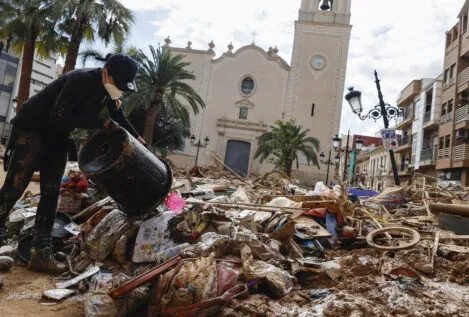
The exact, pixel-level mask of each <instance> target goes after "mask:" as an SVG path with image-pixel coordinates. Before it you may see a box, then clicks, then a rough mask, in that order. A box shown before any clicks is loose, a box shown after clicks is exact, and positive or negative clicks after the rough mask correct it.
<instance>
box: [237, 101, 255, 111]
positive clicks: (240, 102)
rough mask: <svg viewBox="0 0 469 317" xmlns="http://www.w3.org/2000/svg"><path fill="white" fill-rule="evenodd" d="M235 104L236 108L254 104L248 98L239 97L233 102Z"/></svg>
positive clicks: (250, 106) (248, 106) (253, 105)
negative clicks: (239, 98)
mask: <svg viewBox="0 0 469 317" xmlns="http://www.w3.org/2000/svg"><path fill="white" fill-rule="evenodd" d="M235 106H236V107H238V108H241V107H245V108H248V109H252V108H254V107H255V106H256V105H255V104H253V103H252V102H251V101H250V100H248V99H241V100H238V101H236V102H235Z"/></svg>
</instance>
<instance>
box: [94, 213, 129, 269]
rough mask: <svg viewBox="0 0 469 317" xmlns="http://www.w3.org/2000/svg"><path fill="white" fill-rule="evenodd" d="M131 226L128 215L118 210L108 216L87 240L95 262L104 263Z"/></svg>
mask: <svg viewBox="0 0 469 317" xmlns="http://www.w3.org/2000/svg"><path fill="white" fill-rule="evenodd" d="M131 225H132V224H131V223H130V221H129V220H128V219H127V217H126V215H125V214H124V213H123V212H121V211H119V210H118V209H114V210H113V211H111V212H110V213H109V214H107V215H106V216H105V217H104V218H103V219H102V220H101V221H100V222H99V223H98V224H97V225H96V227H94V229H93V230H91V232H90V234H89V235H88V237H87V238H86V245H87V247H88V248H89V253H90V256H91V257H92V258H94V259H95V260H98V261H103V260H104V259H105V258H106V257H107V256H108V255H109V254H110V253H111V252H112V250H113V249H114V246H115V244H116V242H117V240H119V238H120V237H121V236H122V234H123V233H124V232H125V231H127V230H128V229H129V227H130V226H131Z"/></svg>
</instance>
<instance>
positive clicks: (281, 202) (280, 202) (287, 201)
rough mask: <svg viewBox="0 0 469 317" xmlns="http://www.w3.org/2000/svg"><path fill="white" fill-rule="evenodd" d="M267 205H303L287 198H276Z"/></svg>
mask: <svg viewBox="0 0 469 317" xmlns="http://www.w3.org/2000/svg"><path fill="white" fill-rule="evenodd" d="M265 205H266V206H270V207H298V206H299V207H301V203H297V202H294V201H293V200H290V199H288V198H286V197H276V198H274V199H272V200H271V201H269V202H268V203H267V204H265Z"/></svg>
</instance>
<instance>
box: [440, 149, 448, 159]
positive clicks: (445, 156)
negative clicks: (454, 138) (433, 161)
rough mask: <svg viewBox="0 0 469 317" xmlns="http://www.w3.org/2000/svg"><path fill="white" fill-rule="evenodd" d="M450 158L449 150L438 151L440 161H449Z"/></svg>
mask: <svg viewBox="0 0 469 317" xmlns="http://www.w3.org/2000/svg"><path fill="white" fill-rule="evenodd" d="M448 158H449V148H446V149H440V150H438V159H439V160H441V159H448Z"/></svg>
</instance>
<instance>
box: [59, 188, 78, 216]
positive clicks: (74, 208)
mask: <svg viewBox="0 0 469 317" xmlns="http://www.w3.org/2000/svg"><path fill="white" fill-rule="evenodd" d="M80 209H81V197H80V196H79V195H75V194H74V193H70V192H68V191H63V192H62V193H60V196H59V202H58V204H57V211H60V212H64V213H67V214H75V213H77V212H79V211H80Z"/></svg>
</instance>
